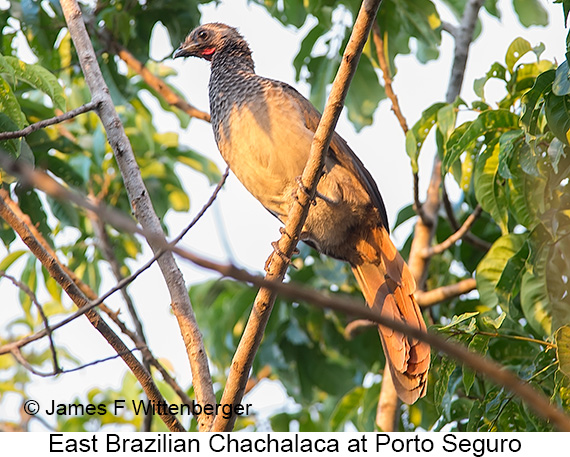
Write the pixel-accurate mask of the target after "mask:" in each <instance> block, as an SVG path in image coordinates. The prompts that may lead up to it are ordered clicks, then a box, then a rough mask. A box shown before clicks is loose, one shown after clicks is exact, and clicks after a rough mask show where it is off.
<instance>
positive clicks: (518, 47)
mask: <svg viewBox="0 0 570 457" xmlns="http://www.w3.org/2000/svg"><path fill="white" fill-rule="evenodd" d="M531 51H532V46H531V45H530V43H529V42H528V41H527V40H525V39H524V38H520V37H519V38H516V39H515V40H514V41H513V42H512V43H511V44H510V46H509V48H508V49H507V55H506V56H505V63H506V64H507V69H508V70H509V73H512V72H513V70H514V68H515V65H516V63H517V62H518V61H519V60H520V59H521V58H522V57H523V56H524V55H525V54H526V53H528V52H531Z"/></svg>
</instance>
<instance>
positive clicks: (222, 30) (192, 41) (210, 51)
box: [174, 22, 251, 61]
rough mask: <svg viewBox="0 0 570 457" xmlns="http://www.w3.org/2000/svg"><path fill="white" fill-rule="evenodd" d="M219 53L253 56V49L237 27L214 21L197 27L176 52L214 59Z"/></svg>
mask: <svg viewBox="0 0 570 457" xmlns="http://www.w3.org/2000/svg"><path fill="white" fill-rule="evenodd" d="M219 54H234V55H242V56H245V57H248V58H251V51H250V49H249V46H248V44H247V42H246V41H245V39H244V38H243V36H241V35H240V34H239V32H238V31H237V29H235V28H234V27H230V26H229V25H226V24H221V23H219V22H213V23H210V24H203V25H200V26H199V27H196V28H195V29H194V30H192V32H190V34H189V35H188V36H187V37H186V39H185V40H184V43H182V44H181V45H180V47H179V48H178V49H177V50H176V52H175V53H174V58H177V57H190V56H194V57H201V58H203V59H206V60H209V61H212V59H213V58H214V57H215V56H216V55H219Z"/></svg>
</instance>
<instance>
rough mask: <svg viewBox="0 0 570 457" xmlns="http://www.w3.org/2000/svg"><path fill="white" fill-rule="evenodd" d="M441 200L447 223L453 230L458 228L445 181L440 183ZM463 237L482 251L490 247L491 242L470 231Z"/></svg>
mask: <svg viewBox="0 0 570 457" xmlns="http://www.w3.org/2000/svg"><path fill="white" fill-rule="evenodd" d="M441 200H442V201H443V208H444V209H445V214H446V215H447V219H448V220H449V224H450V225H451V228H452V229H453V230H459V223H458V222H457V219H456V218H455V214H453V208H452V207H451V202H450V201H449V196H448V195H447V190H446V188H445V183H442V184H441ZM463 239H464V240H465V241H466V242H467V243H469V244H471V245H472V246H474V247H476V248H477V249H481V250H482V251H485V252H486V251H488V250H489V249H491V246H492V244H491V243H489V242H488V241H485V240H482V239H481V238H479V237H478V236H475V235H473V233H471V232H467V233H465V235H464V236H463Z"/></svg>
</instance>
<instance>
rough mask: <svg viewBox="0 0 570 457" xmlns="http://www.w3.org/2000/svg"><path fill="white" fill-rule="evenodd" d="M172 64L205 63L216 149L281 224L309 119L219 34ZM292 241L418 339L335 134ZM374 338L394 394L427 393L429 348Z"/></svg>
mask: <svg viewBox="0 0 570 457" xmlns="http://www.w3.org/2000/svg"><path fill="white" fill-rule="evenodd" d="M173 57H174V58H179V57H199V58H202V59H205V60H207V61H208V62H210V80H209V84H208V92H209V103H210V116H211V124H212V129H213V132H214V137H215V140H216V143H217V146H218V149H219V150H220V153H221V155H222V157H223V159H224V160H225V161H226V163H227V164H228V166H229V168H230V170H231V171H232V172H233V173H234V175H235V176H236V177H237V178H238V180H239V181H240V182H241V183H242V184H243V185H244V186H245V188H246V189H247V190H248V191H249V192H250V193H251V194H252V195H253V196H254V197H255V198H256V199H257V200H258V201H259V202H260V203H261V204H262V205H263V206H264V207H265V208H266V209H267V210H268V211H269V212H270V213H272V214H273V215H274V216H276V217H277V218H278V219H279V220H280V221H281V222H282V223H283V224H285V223H286V221H287V216H288V214H289V209H290V207H291V205H292V204H293V202H294V201H295V196H296V192H297V189H298V186H299V185H302V184H301V183H300V176H301V174H302V173H303V169H304V167H305V165H306V163H307V160H308V157H309V152H310V149H311V142H312V139H313V136H314V133H315V131H316V128H317V125H318V123H319V120H320V117H321V114H320V113H319V111H318V110H317V109H316V108H315V107H314V106H313V104H312V103H311V102H310V101H309V100H307V99H306V98H305V97H304V96H303V95H301V94H300V93H299V92H298V91H297V90H296V89H294V88H293V87H292V86H290V85H289V84H286V83H284V82H281V81H277V80H274V79H269V78H266V77H263V76H260V75H257V74H256V72H255V68H254V67H255V66H254V62H253V58H252V51H251V49H250V47H249V44H248V43H247V41H246V40H245V39H244V37H243V36H242V35H241V34H240V33H239V31H238V30H237V29H236V28H234V27H231V26H229V25H226V24H222V23H207V24H203V25H200V26H198V27H196V28H195V29H194V30H192V31H191V32H190V33H189V34H188V36H187V37H186V39H185V40H184V42H183V43H182V44H181V45H180V47H179V48H178V49H177V50H176V51H175V52H174V56H173ZM300 238H301V240H302V241H304V242H306V243H307V244H309V245H310V246H312V247H313V248H315V249H316V250H317V251H319V252H321V253H323V254H325V255H328V256H331V257H333V258H336V259H340V260H343V261H346V262H348V263H349V264H350V266H351V268H352V271H353V273H354V275H355V278H356V280H357V282H358V284H359V286H360V288H361V290H362V293H363V295H364V298H365V299H366V302H367V304H368V306H369V307H370V308H372V309H375V310H378V311H379V312H380V313H381V315H382V316H386V317H388V318H391V319H394V320H397V321H401V322H405V323H407V324H408V325H410V326H413V327H415V328H417V329H420V330H423V331H425V330H426V325H425V322H424V320H423V316H422V314H421V311H420V308H419V307H418V305H417V303H416V301H415V298H414V291H415V289H416V284H415V280H414V277H413V275H412V273H411V272H410V269H409V268H408V266H407V264H406V263H405V261H404V259H403V258H402V256H401V255H400V253H399V252H398V249H397V248H396V247H395V246H394V244H393V242H392V241H391V239H390V235H389V225H388V217H387V214H386V208H385V206H384V201H383V200H382V196H381V195H380V191H379V190H378V186H377V184H376V182H375V181H374V179H373V178H372V175H371V174H370V172H369V171H368V170H367V169H366V168H365V167H364V165H363V163H362V162H361V161H360V159H359V158H358V157H357V156H356V154H355V153H354V152H353V151H352V149H351V148H350V147H349V146H348V144H347V143H346V141H345V140H344V139H343V138H342V137H341V136H340V135H338V134H337V133H336V132H335V133H334V134H333V137H332V140H331V143H330V147H329V149H328V151H327V152H326V156H325V162H324V167H323V173H322V176H321V177H320V180H319V182H318V185H317V190H316V197H315V200H314V202H313V205H312V207H311V208H310V210H309V214H308V216H307V219H306V221H305V224H304V226H303V228H302V231H301V236H300ZM378 330H379V334H380V340H381V342H382V346H383V349H384V353H385V355H386V360H387V363H388V365H389V368H390V374H391V377H392V380H393V382H394V386H395V388H396V392H397V394H398V396H399V398H400V399H401V400H402V401H404V402H405V403H408V404H412V403H414V402H415V401H416V400H417V399H418V398H420V397H423V396H424V395H425V394H426V391H427V380H428V371H429V365H430V346H429V345H428V344H426V343H424V342H422V341H419V340H417V339H415V338H412V337H409V336H407V335H405V334H403V333H400V332H397V331H394V330H392V329H390V328H388V327H385V326H381V325H380V326H379V329H378Z"/></svg>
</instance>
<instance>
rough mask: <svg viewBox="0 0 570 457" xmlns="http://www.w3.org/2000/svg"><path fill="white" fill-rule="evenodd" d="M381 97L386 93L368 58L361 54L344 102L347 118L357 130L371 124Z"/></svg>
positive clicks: (384, 96)
mask: <svg viewBox="0 0 570 457" xmlns="http://www.w3.org/2000/svg"><path fill="white" fill-rule="evenodd" d="M383 98H386V93H385V92H384V88H383V87H382V86H381V85H380V82H379V81H378V75H377V74H376V72H375V71H374V67H373V66H372V63H371V62H370V60H369V59H368V58H367V57H366V56H362V57H361V59H360V62H359V63H358V68H357V69H356V73H355V74H354V78H353V81H352V84H351V85H350V88H349V89H348V93H347V94H346V102H345V105H346V109H347V111H348V119H349V120H350V121H351V122H352V124H353V125H354V128H355V129H356V131H357V132H358V131H360V130H361V129H362V128H363V127H365V126H367V125H371V124H372V121H373V115H374V112H375V111H376V108H377V107H378V103H380V100H382V99H383Z"/></svg>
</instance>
